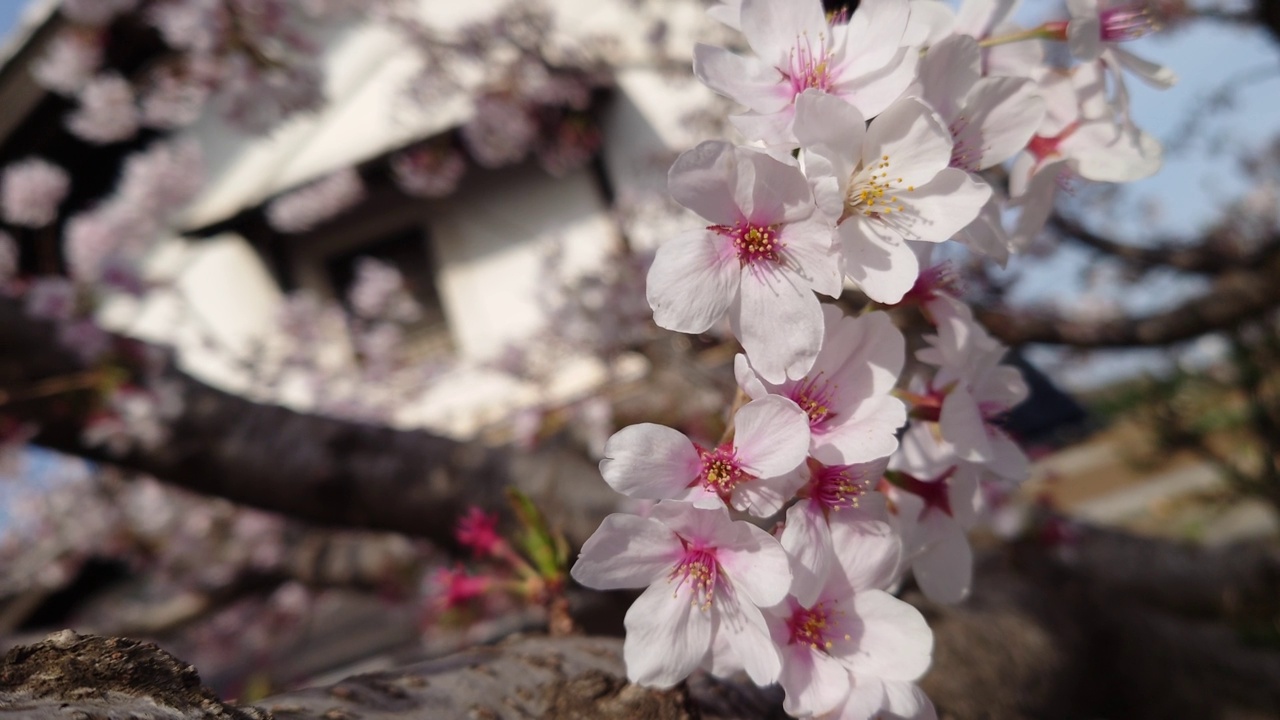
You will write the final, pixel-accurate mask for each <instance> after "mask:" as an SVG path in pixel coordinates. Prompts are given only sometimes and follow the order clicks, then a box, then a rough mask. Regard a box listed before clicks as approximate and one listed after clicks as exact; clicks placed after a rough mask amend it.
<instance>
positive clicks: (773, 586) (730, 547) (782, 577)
mask: <svg viewBox="0 0 1280 720" xmlns="http://www.w3.org/2000/svg"><path fill="white" fill-rule="evenodd" d="M718 547H719V550H717V552H716V557H717V558H718V559H719V561H720V566H721V567H722V568H724V572H725V575H727V576H728V577H729V580H730V582H732V583H733V587H734V589H735V591H737V592H741V593H742V594H743V596H744V597H743V598H740V600H741V601H742V602H743V603H744V604H745V603H748V602H749V603H751V604H753V605H755V606H757V607H770V606H772V605H777V604H778V603H780V602H782V599H783V598H785V597H786V596H787V593H788V592H790V590H791V563H790V561H789V560H788V559H787V553H786V551H785V550H783V549H782V545H780V544H779V543H778V541H777V540H775V539H774V538H773V536H772V535H770V534H769V533H767V532H765V531H763V530H761V529H760V528H758V527H756V526H755V525H752V524H751V523H748V522H742V521H735V522H733V523H732V524H731V525H728V526H726V527H724V528H723V535H722V539H721V542H720V543H719V544H718ZM761 622H763V620H762V621H761Z"/></svg>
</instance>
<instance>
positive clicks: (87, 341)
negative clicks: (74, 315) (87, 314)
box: [58, 319, 111, 364]
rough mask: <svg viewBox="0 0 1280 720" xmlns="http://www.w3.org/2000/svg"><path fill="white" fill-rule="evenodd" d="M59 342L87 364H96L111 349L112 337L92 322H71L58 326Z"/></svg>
mask: <svg viewBox="0 0 1280 720" xmlns="http://www.w3.org/2000/svg"><path fill="white" fill-rule="evenodd" d="M58 342H60V343H62V346H63V347H65V348H67V349H69V350H71V351H72V352H74V353H75V354H76V356H77V357H79V358H80V360H81V361H82V362H84V363H86V364H91V363H96V362H97V361H98V360H100V359H102V355H103V354H104V353H106V351H107V350H109V349H110V348H111V336H110V335H109V334H108V333H107V331H106V330H103V329H102V328H100V327H98V325H97V324H96V323H94V322H93V321H92V320H85V319H79V320H69V321H67V322H64V323H62V324H61V325H59V326H58Z"/></svg>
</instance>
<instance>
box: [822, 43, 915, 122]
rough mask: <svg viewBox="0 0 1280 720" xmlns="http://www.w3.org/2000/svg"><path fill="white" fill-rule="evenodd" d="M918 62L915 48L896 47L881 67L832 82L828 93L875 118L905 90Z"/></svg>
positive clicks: (913, 75) (912, 78) (912, 80)
mask: <svg viewBox="0 0 1280 720" xmlns="http://www.w3.org/2000/svg"><path fill="white" fill-rule="evenodd" d="M919 65H920V51H919V49H917V48H909V47H904V48H898V49H897V53H896V54H895V55H894V56H893V58H892V59H890V60H889V62H888V64H887V65H885V66H884V67H882V68H876V69H874V70H869V71H867V72H863V73H861V74H857V75H850V76H849V77H847V78H842V79H841V80H840V81H839V82H837V83H835V84H834V85H832V87H831V92H832V94H834V95H836V96H838V97H840V98H841V99H843V100H844V101H845V102H847V103H849V104H851V105H853V106H855V107H857V108H858V110H860V111H862V113H863V114H864V115H866V116H867V117H875V116H877V115H879V114H881V113H883V112H885V111H886V109H887V108H889V107H890V106H892V105H893V104H894V102H895V101H897V100H898V99H899V98H901V97H902V96H903V95H904V94H905V93H906V92H907V89H908V88H909V87H911V83H912V82H914V81H915V79H916V69H917V68H918V67H919ZM859 67H861V61H860V60H859Z"/></svg>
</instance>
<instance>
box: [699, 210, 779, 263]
mask: <svg viewBox="0 0 1280 720" xmlns="http://www.w3.org/2000/svg"><path fill="white" fill-rule="evenodd" d="M707 229H708V230H710V231H712V232H714V233H717V234H719V235H721V236H723V237H727V238H729V240H730V242H732V243H733V249H734V252H736V253H738V262H739V263H741V264H742V265H743V266H744V267H745V266H747V265H754V264H756V263H759V262H765V261H768V262H772V263H777V262H779V260H780V259H781V258H780V257H779V255H778V251H779V250H780V249H781V247H782V246H781V243H779V241H778V226H777V225H756V224H754V223H751V222H748V221H745V220H740V221H738V222H737V223H736V224H734V225H732V226H730V225H711V226H709V227H708V228H707Z"/></svg>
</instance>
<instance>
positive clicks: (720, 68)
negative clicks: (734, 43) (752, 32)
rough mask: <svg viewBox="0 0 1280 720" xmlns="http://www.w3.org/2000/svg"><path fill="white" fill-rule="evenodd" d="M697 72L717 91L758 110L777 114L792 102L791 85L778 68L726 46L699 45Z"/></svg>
mask: <svg viewBox="0 0 1280 720" xmlns="http://www.w3.org/2000/svg"><path fill="white" fill-rule="evenodd" d="M693 74H694V75H696V76H697V77H698V79H699V80H701V81H702V84H704V85H706V86H707V87H709V88H711V89H712V90H713V91H715V92H717V93H719V94H721V95H724V96H725V97H727V98H731V99H733V100H735V101H737V102H740V103H742V104H743V105H746V106H747V107H749V108H751V109H752V110H754V111H756V112H758V113H766V114H769V113H776V112H778V111H779V110H781V109H782V108H783V107H785V106H787V105H789V104H790V101H791V97H790V95H789V94H788V93H787V92H786V90H788V89H789V86H787V85H784V84H782V83H781V82H780V81H781V77H780V74H779V72H778V70H777V69H776V68H774V67H771V66H770V65H768V64H766V63H762V62H760V61H759V60H757V59H755V58H746V57H742V56H741V55H737V54H734V53H731V52H729V51H728V50H725V49H724V48H718V47H713V46H711V45H703V44H702V43H698V44H697V45H695V46H694V48H693Z"/></svg>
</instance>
